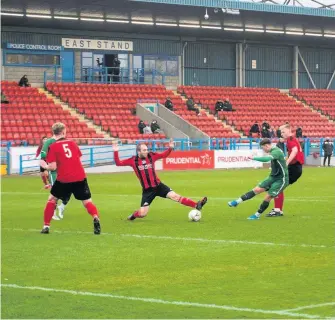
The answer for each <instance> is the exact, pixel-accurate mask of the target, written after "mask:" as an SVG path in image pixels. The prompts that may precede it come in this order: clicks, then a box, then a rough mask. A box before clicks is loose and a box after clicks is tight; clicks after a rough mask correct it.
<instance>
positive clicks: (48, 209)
mask: <svg viewBox="0 0 335 320" xmlns="http://www.w3.org/2000/svg"><path fill="white" fill-rule="evenodd" d="M55 209H56V202H54V201H48V202H47V204H46V206H45V209H44V225H45V226H50V221H51V219H52V216H53V215H54V211H55Z"/></svg>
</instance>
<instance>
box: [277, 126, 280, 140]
mask: <svg viewBox="0 0 335 320" xmlns="http://www.w3.org/2000/svg"><path fill="white" fill-rule="evenodd" d="M276 136H277V138H278V139H280V138H281V131H280V128H278V129H277V130H276Z"/></svg>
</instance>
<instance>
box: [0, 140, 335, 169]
mask: <svg viewBox="0 0 335 320" xmlns="http://www.w3.org/2000/svg"><path fill="white" fill-rule="evenodd" d="M97 140H98V139H97ZM100 140H103V139H100ZM324 140H325V139H324V138H320V139H317V138H315V139H309V138H306V139H303V140H302V142H303V143H302V148H303V151H304V154H305V157H307V156H309V155H312V154H314V153H316V154H318V155H319V156H320V157H323V155H324V152H323V149H322V144H323V142H324ZM93 141H94V140H93ZM259 141H260V139H252V138H245V139H235V138H214V139H207V140H202V139H174V145H175V150H178V151H191V150H258V149H259V148H260V146H259ZM276 141H277V140H274V142H276ZM109 142H110V140H109V141H108V143H109ZM143 142H144V143H146V144H148V146H149V148H150V149H151V150H152V151H154V152H155V151H162V150H164V149H166V147H167V146H168V143H169V140H168V139H164V140H150V139H143V140H137V141H135V144H133V145H126V146H122V148H121V152H120V157H121V158H125V157H130V156H132V155H134V154H135V145H137V144H139V143H143ZM331 142H332V143H333V144H335V138H332V139H331ZM100 144H101V141H99V145H94V144H93V145H90V146H81V151H82V154H83V157H82V163H83V164H84V165H85V166H87V167H94V166H97V165H103V164H114V154H113V148H112V146H111V145H110V144H106V145H100ZM16 145H18V143H17V141H16ZM24 145H27V144H26V142H25V141H23V142H22V143H21V146H24ZM11 148H12V144H11V142H8V141H2V142H1V164H7V174H10V173H11V170H10V168H11V166H10V164H11V156H12V155H11ZM284 153H286V148H285V150H284ZM38 168H39V164H38V162H37V161H36V158H35V153H29V154H22V155H20V156H19V174H20V175H22V174H23V173H25V172H28V171H36V170H38Z"/></svg>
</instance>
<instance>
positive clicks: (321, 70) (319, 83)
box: [299, 47, 335, 89]
mask: <svg viewBox="0 0 335 320" xmlns="http://www.w3.org/2000/svg"><path fill="white" fill-rule="evenodd" d="M299 50H300V54H301V56H302V58H303V59H304V61H305V63H306V66H307V69H308V71H309V72H310V74H311V76H312V78H313V81H314V83H315V86H316V87H317V88H318V89H325V88H327V85H328V83H329V81H330V79H331V76H332V74H333V72H334V70H335V50H326V49H318V48H301V47H300V48H299ZM333 82H334V80H333ZM333 86H334V84H333ZM299 87H300V88H313V86H312V84H311V81H310V80H309V77H308V75H307V72H306V70H305V68H304V65H303V63H302V62H301V60H300V59H299Z"/></svg>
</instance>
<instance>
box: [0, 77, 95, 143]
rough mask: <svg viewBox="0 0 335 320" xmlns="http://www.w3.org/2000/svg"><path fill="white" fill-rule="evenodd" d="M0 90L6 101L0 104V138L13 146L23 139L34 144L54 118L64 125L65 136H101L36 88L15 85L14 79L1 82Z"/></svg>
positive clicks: (83, 141)
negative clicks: (65, 128)
mask: <svg viewBox="0 0 335 320" xmlns="http://www.w3.org/2000/svg"><path fill="white" fill-rule="evenodd" d="M1 87H2V89H1V90H2V92H3V93H4V94H5V95H6V98H7V99H8V100H9V103H8V104H1V139H2V140H3V141H12V144H13V145H19V144H21V143H22V142H26V143H28V144H29V145H36V144H38V143H39V142H40V139H41V137H42V136H44V135H46V136H50V135H51V129H50V128H51V126H52V124H53V123H55V122H57V121H61V122H63V123H65V124H66V125H67V128H68V129H67V136H68V137H69V138H83V140H82V141H80V143H85V140H84V138H101V135H99V134H97V133H96V132H95V130H94V129H92V128H89V127H88V126H87V124H86V123H85V122H80V121H79V120H78V119H77V118H76V117H74V116H72V115H71V114H70V113H69V112H68V111H66V110H63V108H62V107H61V106H60V105H57V104H55V103H54V102H53V100H51V99H48V98H47V97H46V96H45V95H44V94H42V93H40V92H39V91H38V89H37V88H31V87H19V86H18V85H17V83H16V82H8V81H3V82H1Z"/></svg>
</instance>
